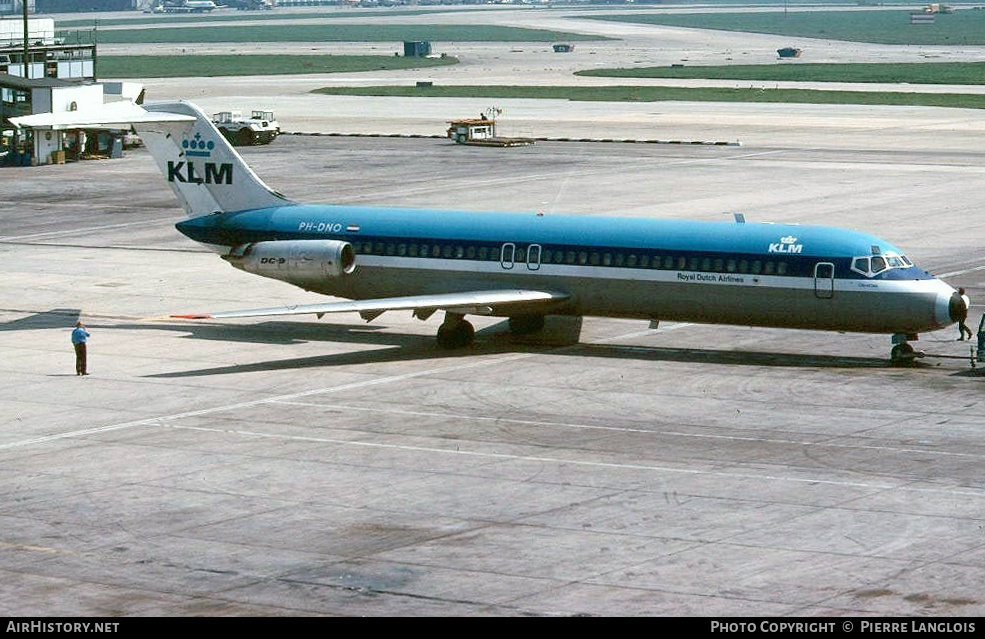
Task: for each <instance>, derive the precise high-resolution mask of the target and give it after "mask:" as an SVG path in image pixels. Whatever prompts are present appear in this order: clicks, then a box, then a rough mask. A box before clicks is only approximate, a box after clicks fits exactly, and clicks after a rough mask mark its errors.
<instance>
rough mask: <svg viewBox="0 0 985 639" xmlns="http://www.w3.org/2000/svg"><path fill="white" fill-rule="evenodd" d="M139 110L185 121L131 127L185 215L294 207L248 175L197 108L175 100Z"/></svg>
mask: <svg viewBox="0 0 985 639" xmlns="http://www.w3.org/2000/svg"><path fill="white" fill-rule="evenodd" d="M144 108H145V109H146V110H147V112H148V113H149V114H151V115H153V114H177V115H183V116H190V117H189V118H187V119H183V120H181V121H174V120H168V119H158V118H154V117H148V118H146V119H145V120H143V121H134V122H133V127H134V129H136V131H137V133H138V135H140V139H141V140H142V141H143V142H144V145H145V146H146V147H147V150H148V151H149V152H150V154H151V155H152V156H153V157H154V160H155V161H156V162H157V166H158V168H160V169H161V172H162V173H163V174H164V176H165V178H167V180H168V184H169V185H170V186H171V188H172V190H173V191H174V192H175V195H177V196H178V199H179V201H180V202H181V204H182V206H183V207H184V208H185V211H186V212H187V213H188V215H189V216H192V217H196V216H200V215H208V214H210V213H218V212H226V211H244V210H248V209H260V208H268V207H273V206H285V205H290V204H294V202H292V201H291V200H289V199H287V198H286V197H284V196H283V195H281V194H280V193H277V192H276V191H274V190H273V189H271V188H270V187H269V186H267V185H266V184H265V183H264V181H263V180H261V179H260V177H259V176H257V174H256V173H254V172H253V169H251V168H250V167H249V165H247V164H246V162H245V161H244V160H243V158H242V157H241V156H240V154H239V153H237V152H236V149H234V148H233V147H232V145H231V144H229V142H227V141H226V139H225V138H224V137H223V136H222V134H221V133H220V132H219V130H218V129H217V128H216V127H215V125H214V124H212V120H211V119H210V118H209V117H208V115H206V114H205V113H204V112H203V111H202V110H201V109H200V108H199V107H197V106H195V105H194V104H192V103H190V102H185V101H179V102H166V103H154V104H147V105H145V106H144ZM192 118H193V119H192Z"/></svg>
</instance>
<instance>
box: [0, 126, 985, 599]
mask: <svg viewBox="0 0 985 639" xmlns="http://www.w3.org/2000/svg"><path fill="white" fill-rule="evenodd" d="M872 146H873V147H878V146H879V144H878V140H873V144H872ZM948 147H949V145H948V143H947V141H946V140H944V141H942V144H941V150H940V151H938V152H937V153H927V152H915V153H912V154H907V153H899V152H879V151H868V150H864V149H845V150H841V151H836V150H830V149H810V148H801V149H791V148H781V147H776V148H767V147H756V148H750V147H748V146H744V147H695V146H676V145H635V144H618V143H609V144H605V143H596V144H590V143H560V142H553V143H538V144H537V145H535V146H533V147H526V148H520V149H482V148H469V147H462V146H455V145H452V144H450V143H448V142H446V141H444V140H430V139H425V140H421V139H394V138H341V137H340V138H335V137H331V138H329V137H303V136H285V137H282V138H280V139H278V140H277V141H276V142H275V143H274V144H272V145H270V146H269V147H258V148H251V149H246V150H245V151H244V155H245V156H246V157H247V159H248V161H250V162H251V164H252V165H253V166H254V168H255V169H256V170H257V171H258V172H259V174H260V175H262V176H264V177H265V178H266V179H267V181H268V182H269V183H270V184H271V185H272V186H273V187H275V188H277V189H279V190H281V191H282V192H285V193H286V194H288V195H289V196H291V197H295V198H297V199H299V200H305V201H317V202H339V203H360V204H394V205H406V206H435V207H455V208H476V209H500V210H542V211H544V212H545V213H546V214H550V213H552V212H555V211H570V212H575V213H597V214H601V215H603V216H604V215H614V214H620V215H636V216H647V217H657V216H669V217H694V218H703V219H723V218H724V217H727V216H729V215H730V214H731V211H735V210H741V211H743V212H744V213H745V214H746V215H747V217H748V218H749V219H750V220H771V221H798V220H799V221H802V222H805V223H806V222H811V223H815V222H822V223H829V224H835V225H841V226H852V227H857V228H862V229H864V230H868V231H873V232H877V233H878V234H880V235H883V236H886V237H887V238H888V239H890V240H892V241H894V242H895V243H896V244H898V245H900V246H902V247H904V248H905V249H906V250H907V251H908V254H909V256H910V257H911V258H912V259H913V260H914V261H916V262H917V263H918V264H922V265H924V266H926V267H927V268H931V269H937V270H938V271H939V272H945V271H946V272H950V273H952V276H951V277H950V278H949V281H951V282H952V284H955V285H964V286H966V287H968V288H969V289H970V291H971V293H972V295H973V296H975V297H976V298H981V296H982V295H983V294H985V286H983V281H982V273H983V271H982V270H981V266H982V263H983V262H982V259H981V245H980V242H978V241H977V240H976V238H980V237H981V236H982V223H981V221H980V220H979V219H978V216H977V208H978V205H979V203H980V202H981V195H982V192H983V187H982V177H983V176H982V172H983V170H982V168H981V167H982V166H985V162H983V161H982V160H983V159H985V158H983V157H982V155H983V154H982V152H979V153H967V152H957V153H953V152H949V151H947V149H948ZM0 180H2V182H3V184H4V193H5V197H4V199H3V201H2V202H0V215H2V219H3V220H4V230H3V238H2V239H0V251H2V254H3V256H4V263H5V268H4V271H3V275H2V276H0V277H2V279H3V284H4V285H3V286H2V287H0V309H2V310H0V344H2V350H3V352H4V354H5V357H4V358H3V362H2V363H0V369H2V371H3V374H2V376H0V379H2V380H3V381H2V385H0V414H2V415H4V419H3V428H2V430H0V460H2V463H0V495H2V498H0V522H2V525H0V530H2V531H3V533H2V539H0V575H2V576H3V579H2V580H0V583H2V584H3V585H2V586H0V591H2V592H3V597H0V612H2V613H3V614H8V615H27V616H41V615H45V616H47V615H68V616H73V615H82V616H89V615H98V616H102V615H531V614H532V615H750V614H751V615H934V616H936V615H969V616H970V615H978V614H981V613H982V612H983V611H985V602H983V601H982V599H981V596H980V584H981V582H982V579H983V577H985V537H983V535H982V524H983V521H982V515H981V513H982V509H983V506H985V485H983V482H982V479H981V472H980V469H981V466H982V462H983V461H985V444H983V443H982V442H983V440H982V424H983V423H985V401H983V399H982V398H983V394H982V389H983V386H982V384H983V378H982V376H981V375H980V374H979V373H978V370H980V369H976V370H972V369H971V367H970V365H969V362H968V361H967V360H966V359H923V360H920V362H919V364H918V365H917V366H916V367H914V368H909V369H899V368H891V367H889V366H888V363H887V356H888V351H889V340H888V336H874V335H842V334H831V333H820V332H811V331H780V330H769V329H753V328H743V327H723V326H699V325H686V324H667V325H662V326H661V327H660V328H659V330H649V329H648V327H647V324H646V323H645V322H638V321H625V320H612V319H593V318H586V320H585V322H584V326H583V330H582V333H581V338H580V341H579V342H578V343H577V344H573V345H572V344H569V343H565V342H564V341H563V339H554V337H557V336H555V335H553V334H552V333H549V334H548V335H547V336H546V337H545V338H544V339H542V340H539V341H538V340H535V341H514V340H511V339H510V337H509V336H508V335H507V334H506V332H505V330H504V329H503V327H502V326H501V324H500V322H498V321H497V320H495V319H481V318H480V319H477V320H476V322H475V323H476V326H477V329H479V335H478V340H477V343H476V345H475V346H474V347H472V348H469V349H467V350H464V351H462V352H453V353H448V352H442V351H439V350H437V349H436V347H435V346H434V344H433V335H434V333H435V331H436V328H437V324H438V322H439V321H440V318H438V317H437V316H435V317H433V318H432V319H430V320H429V321H427V322H420V321H418V320H415V319H412V318H411V317H410V315H409V314H407V313H388V314H385V315H384V316H383V317H381V318H379V319H377V320H375V321H374V322H373V323H371V324H365V323H364V322H362V321H361V320H360V319H359V318H358V316H355V315H353V316H348V315H340V316H335V317H327V318H325V319H324V320H322V321H317V320H315V318H313V317H297V318H288V319H277V320H265V319H262V318H260V319H253V320H240V321H226V322H218V321H209V322H201V323H194V322H184V321H176V320H170V319H149V318H154V317H164V316H167V315H169V314H171V313H179V312H189V311H209V310H224V309H229V308H239V307H252V306H257V305H260V306H267V305H277V304H287V303H302V302H310V301H314V300H315V299H323V298H318V297H316V296H313V295H309V294H306V293H304V292H303V291H301V290H299V289H294V288H291V287H290V286H287V285H285V284H281V283H278V282H273V281H269V280H263V279H260V278H257V277H254V276H251V275H247V274H245V273H242V272H239V271H236V270H235V269H232V268H230V267H229V266H227V265H226V264H225V263H224V262H222V261H221V260H220V259H219V258H218V257H216V256H214V255H212V254H210V253H208V252H206V251H203V250H201V249H199V248H198V247H196V246H195V245H194V244H192V243H191V242H189V241H187V240H185V239H184V238H182V237H181V236H180V234H178V232H177V231H176V230H175V229H174V228H173V223H174V222H175V221H177V220H179V219H180V218H181V213H180V211H178V210H177V208H176V205H175V201H174V200H173V198H172V196H171V194H170V191H169V190H168V188H167V187H166V184H165V182H164V181H163V179H162V178H161V177H160V176H159V174H158V172H157V170H156V168H155V167H154V166H153V165H152V162H151V160H150V158H149V157H148V156H147V155H146V153H145V152H144V151H142V150H136V151H132V152H128V153H127V157H125V158H124V159H122V160H106V161H94V162H85V163H77V164H69V165H63V166H46V167H38V168H33V169H13V168H5V169H0ZM979 312H980V309H979V308H976V309H975V312H974V313H973V320H974V321H976V322H977V317H978V313H979ZM76 317H81V318H82V319H83V320H84V321H86V323H87V324H88V326H89V328H90V331H91V333H92V338H91V340H90V357H89V360H90V364H89V365H90V371H91V375H89V376H87V377H82V378H80V377H77V376H75V375H74V372H73V355H72V351H71V347H70V344H69V332H70V328H71V326H72V324H73V323H74V321H75V319H76ZM956 335H957V331H956V330H955V329H948V330H944V331H939V332H937V333H933V334H928V335H923V336H921V337H922V338H921V341H919V342H917V343H916V346H918V347H919V348H920V349H923V350H925V351H928V352H932V353H935V354H943V355H949V356H953V357H955V358H957V357H961V356H963V355H967V353H968V343H967V342H956V341H954V340H955V337H956ZM560 337H564V336H563V335H561V336H560Z"/></svg>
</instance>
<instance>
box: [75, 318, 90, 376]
mask: <svg viewBox="0 0 985 639" xmlns="http://www.w3.org/2000/svg"><path fill="white" fill-rule="evenodd" d="M87 339H89V331H87V330H86V327H85V324H83V323H82V320H79V321H78V322H76V323H75V330H74V331H72V345H73V346H75V374H76V375H88V374H89V373H87V372H86V340H87Z"/></svg>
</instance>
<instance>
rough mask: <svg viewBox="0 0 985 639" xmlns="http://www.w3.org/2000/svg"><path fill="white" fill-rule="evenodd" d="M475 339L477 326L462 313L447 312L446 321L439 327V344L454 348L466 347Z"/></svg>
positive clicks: (442, 346)
mask: <svg viewBox="0 0 985 639" xmlns="http://www.w3.org/2000/svg"><path fill="white" fill-rule="evenodd" d="M474 339H475V328H474V327H473V326H472V324H470V323H469V322H468V321H467V320H466V319H465V316H464V315H462V314H460V313H445V321H444V322H442V323H441V326H439V327H438V346H440V347H441V348H447V349H453V348H464V347H466V346H468V345H469V344H471V343H472V341H473V340H474Z"/></svg>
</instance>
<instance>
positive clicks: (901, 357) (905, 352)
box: [889, 343, 914, 366]
mask: <svg viewBox="0 0 985 639" xmlns="http://www.w3.org/2000/svg"><path fill="white" fill-rule="evenodd" d="M913 359H914V354H913V347H912V346H910V345H909V344H907V343H903V344H897V345H896V346H893V350H891V351H890V352H889V362H890V363H891V364H892V365H893V366H909V365H910V364H912V363H913Z"/></svg>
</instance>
